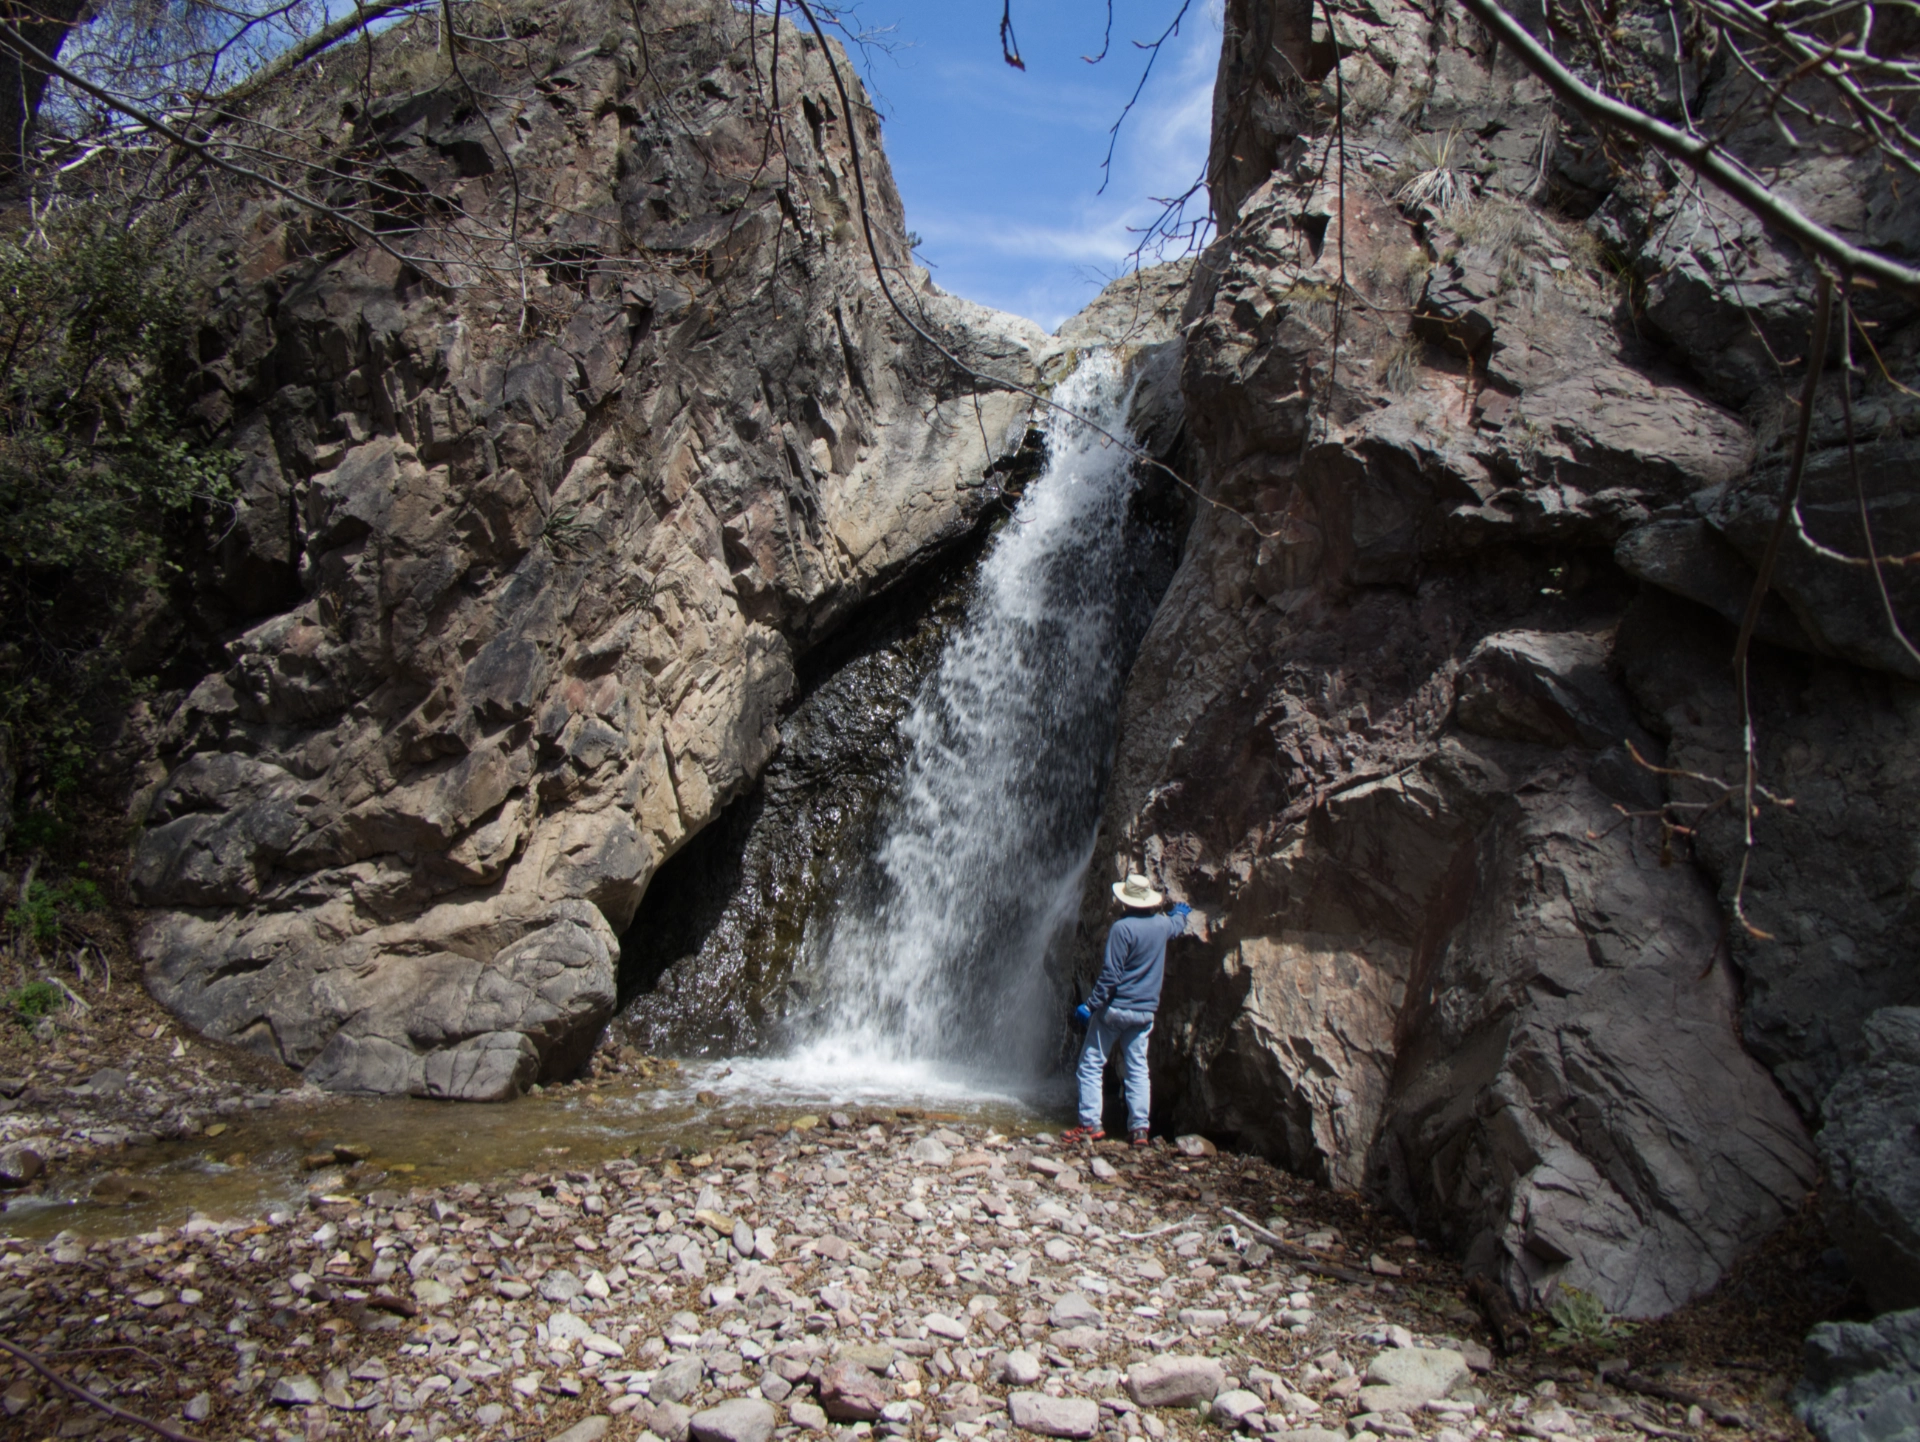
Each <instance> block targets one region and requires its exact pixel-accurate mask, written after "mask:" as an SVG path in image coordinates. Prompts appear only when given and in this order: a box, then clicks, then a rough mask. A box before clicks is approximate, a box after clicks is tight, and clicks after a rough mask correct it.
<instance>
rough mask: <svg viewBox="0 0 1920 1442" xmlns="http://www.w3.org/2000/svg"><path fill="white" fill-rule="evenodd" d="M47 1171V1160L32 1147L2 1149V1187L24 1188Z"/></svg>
mask: <svg viewBox="0 0 1920 1442" xmlns="http://www.w3.org/2000/svg"><path fill="white" fill-rule="evenodd" d="M46 1169H47V1162H46V1158H44V1157H42V1156H41V1155H40V1153H39V1152H37V1151H35V1150H34V1149H33V1148H32V1147H28V1146H11V1147H0V1187H24V1186H26V1185H27V1184H28V1183H30V1182H33V1181H37V1180H38V1179H39V1177H40V1175H41V1174H42V1173H43V1172H45V1171H46Z"/></svg>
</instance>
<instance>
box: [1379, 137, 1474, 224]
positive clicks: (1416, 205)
mask: <svg viewBox="0 0 1920 1442" xmlns="http://www.w3.org/2000/svg"><path fill="white" fill-rule="evenodd" d="M1465 151H1466V146H1465V145H1464V144H1463V142H1462V136H1461V133H1460V132H1459V131H1458V130H1449V131H1448V132H1447V133H1446V134H1445V135H1438V136H1435V135H1416V136H1415V137H1414V138H1413V154H1412V156H1411V157H1410V163H1411V165H1412V173H1411V174H1409V175H1408V176H1407V178H1406V179H1405V180H1404V181H1403V182H1402V183H1401V185H1400V188H1399V189H1398V190H1396V191H1395V192H1394V193H1393V198H1394V199H1395V200H1396V201H1398V202H1399V203H1400V204H1401V205H1404V206H1405V207H1407V209H1409V210H1418V209H1420V208H1421V207H1422V206H1425V207H1426V208H1427V209H1429V210H1431V211H1433V212H1434V213H1435V214H1436V215H1445V214H1446V213H1447V212H1448V211H1450V210H1454V209H1456V208H1458V207H1459V206H1461V205H1463V204H1465V203H1466V201H1467V199H1468V179H1467V170H1466V167H1465V166H1464V164H1463V163H1462V162H1463V161H1464V160H1465V159H1466V154H1465Z"/></svg>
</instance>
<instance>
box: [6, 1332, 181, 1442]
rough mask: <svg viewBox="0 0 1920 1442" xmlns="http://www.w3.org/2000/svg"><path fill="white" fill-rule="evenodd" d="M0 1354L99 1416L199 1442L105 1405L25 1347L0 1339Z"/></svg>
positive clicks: (173, 1439) (178, 1440)
mask: <svg viewBox="0 0 1920 1442" xmlns="http://www.w3.org/2000/svg"><path fill="white" fill-rule="evenodd" d="M0 1351H4V1352H6V1354H7V1355H8V1356H10V1357H13V1358H15V1359H17V1360H19V1361H21V1362H24V1363H26V1364H27V1366H29V1367H31V1368H33V1370H34V1371H36V1372H38V1373H39V1374H40V1375H41V1376H42V1377H45V1378H46V1379H47V1380H48V1381H49V1382H51V1383H53V1385H54V1386H56V1387H58V1388H59V1389H60V1390H61V1391H63V1392H66V1393H69V1394H70V1395H72V1396H75V1397H78V1398H79V1399H80V1400H81V1401H82V1402H85V1403H86V1404H87V1405H88V1406H89V1407H98V1408H99V1409H100V1410H101V1411H102V1412H105V1413H106V1414H107V1415H108V1416H109V1417H112V1418H114V1419H116V1420H117V1421H121V1422H131V1423H132V1424H133V1425H134V1426H136V1427H144V1428H146V1429H147V1430H148V1431H149V1432H158V1433H159V1434H160V1435H161V1436H162V1437H166V1438H169V1439H170V1442H200V1439H199V1438H198V1437H195V1436H194V1435H193V1434H192V1433H191V1432H182V1431H181V1430H180V1429H179V1428H178V1427H176V1426H174V1425H173V1424H172V1423H171V1422H156V1421H154V1420H153V1419H152V1418H151V1417H142V1416H141V1415H140V1414H139V1413H138V1412H129V1411H128V1410H127V1409H126V1408H124V1407H116V1406H114V1405H113V1403H111V1402H109V1401H108V1400H107V1399H106V1398H104V1397H101V1396H97V1395H95V1394H94V1393H92V1392H89V1391H88V1390H87V1389H86V1388H85V1387H82V1386H81V1385H80V1384H79V1383H78V1382H74V1381H69V1380H68V1379H67V1378H65V1377H62V1376H61V1375H60V1374H59V1373H58V1372H56V1371H54V1370H53V1368H51V1367H49V1366H48V1365H47V1364H46V1363H45V1362H42V1361H41V1360H40V1359H39V1358H38V1357H36V1356H35V1355H34V1354H33V1353H31V1352H29V1351H28V1350H27V1349H26V1348H25V1347H19V1346H15V1345H14V1344H13V1343H12V1342H9V1341H7V1340H6V1338H4V1337H0Z"/></svg>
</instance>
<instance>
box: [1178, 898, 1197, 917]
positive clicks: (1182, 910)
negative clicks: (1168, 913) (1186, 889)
mask: <svg viewBox="0 0 1920 1442" xmlns="http://www.w3.org/2000/svg"><path fill="white" fill-rule="evenodd" d="M1192 911H1193V908H1192V907H1191V906H1188V905H1187V904H1186V902H1184V901H1182V902H1177V903H1176V904H1175V905H1174V908H1173V914H1174V915H1175V916H1186V915H1189V914H1190V913H1191V912H1192Z"/></svg>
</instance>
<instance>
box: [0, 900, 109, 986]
mask: <svg viewBox="0 0 1920 1442" xmlns="http://www.w3.org/2000/svg"><path fill="white" fill-rule="evenodd" d="M100 899H101V898H100V888H99V886H98V885H97V884H95V883H94V882H92V881H89V880H87V879H86V878H85V877H79V878H76V879H75V880H73V881H69V882H66V883H65V884H53V883H49V882H45V881H30V882H28V883H27V887H26V890H25V891H24V892H22V893H21V896H20V900H19V901H18V902H17V903H16V904H15V905H13V906H10V907H8V908H7V925H8V926H10V927H11V928H13V932H14V934H15V935H16V936H22V937H26V938H29V939H31V940H32V941H33V943H34V944H35V945H36V946H52V945H53V944H54V943H56V942H57V941H59V940H60V932H61V930H62V928H63V927H64V926H65V925H66V923H67V920H68V918H69V917H71V916H73V915H75V914H76V913H81V912H88V911H98V910H99V909H100ZM42 984H44V983H42Z"/></svg>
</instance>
